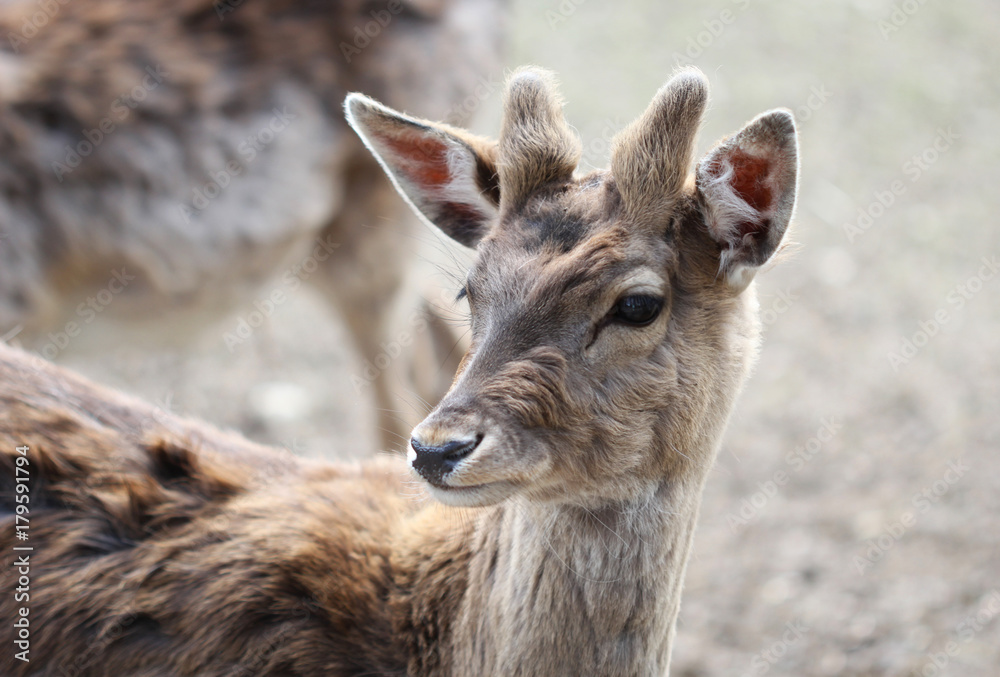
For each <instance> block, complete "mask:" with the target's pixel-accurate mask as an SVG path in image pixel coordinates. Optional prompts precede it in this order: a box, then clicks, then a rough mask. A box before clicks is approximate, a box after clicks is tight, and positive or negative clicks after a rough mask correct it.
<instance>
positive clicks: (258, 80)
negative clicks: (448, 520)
mask: <svg viewBox="0 0 1000 677" xmlns="http://www.w3.org/2000/svg"><path fill="white" fill-rule="evenodd" d="M504 5H505V2H504V0H389V1H388V2H370V1H362V0H319V1H315V2H314V1H307V0H264V1H261V0H255V1H254V2H244V1H243V0H169V1H167V0H135V1H132V2H127V3H121V2H115V1H113V0H72V1H70V2H67V1H66V0H52V1H51V2H48V3H38V2H30V1H25V2H21V3H14V4H5V5H4V6H3V7H2V8H0V34H2V35H3V36H6V37H5V39H4V41H3V46H4V51H3V52H0V107H2V114H0V334H6V335H7V336H13V335H16V338H17V339H18V340H20V341H23V342H24V344H25V345H26V347H29V348H32V347H34V348H36V349H38V348H39V346H40V345H41V344H42V343H44V342H45V341H46V339H47V338H48V334H47V333H48V332H50V331H52V330H53V329H55V328H57V327H58V328H59V329H60V330H62V329H63V328H64V327H68V326H70V325H68V324H67V321H68V320H69V321H74V320H75V321H76V322H77V324H78V325H82V324H84V323H85V322H89V321H90V320H91V319H93V318H94V316H96V315H98V314H99V315H100V317H101V319H102V320H108V321H118V320H124V322H119V323H118V326H116V330H118V331H124V332H125V333H124V334H122V335H123V336H125V337H127V338H126V339H124V340H132V341H136V342H138V343H145V342H147V341H151V340H159V339H162V338H163V337H164V336H166V338H167V339H169V340H175V339H182V340H183V339H186V338H187V337H188V336H189V335H191V334H193V333H195V332H197V331H198V330H199V329H203V328H204V327H205V326H206V325H208V324H209V323H211V322H213V321H216V322H217V321H218V320H219V319H220V318H223V317H226V316H227V315H228V314H229V313H231V312H232V311H233V310H235V309H236V308H240V307H243V308H245V309H246V310H253V309H254V306H252V305H251V303H252V302H253V301H254V300H255V298H254V297H255V293H259V292H260V290H261V288H262V285H263V283H264V282H265V281H267V280H269V279H275V277H276V276H278V275H279V274H283V275H284V276H285V277H286V279H287V280H289V281H290V282H292V283H293V284H295V285H298V284H299V282H309V283H311V284H313V285H314V286H315V287H316V288H317V289H319V290H320V291H321V292H322V293H323V294H324V295H325V296H326V298H328V299H329V301H330V303H331V304H332V305H333V306H334V307H335V308H336V309H337V310H338V311H339V313H340V315H341V316H342V318H343V320H344V322H345V323H346V325H347V327H348V329H349V331H350V333H351V335H352V336H353V338H354V342H355V344H356V347H357V350H358V351H359V353H360V357H361V360H359V364H362V363H364V362H365V361H367V362H368V363H371V362H372V361H374V360H375V359H376V356H377V355H378V354H379V352H380V350H381V349H380V347H379V344H380V341H382V340H384V339H385V338H387V337H386V334H387V333H388V327H387V322H388V316H389V313H390V310H391V309H392V307H393V301H394V299H395V298H396V295H397V291H398V288H399V287H400V283H401V281H402V280H403V278H404V275H405V274H406V271H407V263H408V260H409V259H410V258H411V257H412V256H413V252H414V249H415V239H416V238H415V237H414V235H415V234H416V230H414V229H413V228H412V226H413V224H414V223H415V220H414V219H413V218H412V216H411V215H410V214H409V213H408V212H407V211H406V209H405V207H403V206H402V202H401V201H400V200H399V199H398V198H397V197H396V196H395V195H394V194H393V191H392V187H391V186H390V185H389V183H388V182H387V181H386V180H385V178H384V177H383V176H382V172H381V171H380V170H379V168H378V165H377V164H376V163H375V162H374V161H373V160H372V158H371V156H370V155H369V153H367V151H365V150H364V148H363V146H362V145H361V143H359V142H358V139H357V137H356V136H355V135H354V134H352V133H350V131H349V129H348V128H347V125H346V124H345V123H344V119H343V113H342V109H341V105H342V102H343V100H344V96H345V95H346V93H347V92H348V91H350V90H352V89H361V90H364V91H369V92H373V93H374V94H375V95H377V96H379V97H381V98H384V100H386V101H388V102H390V103H391V104H392V105H395V106H398V107H401V108H403V109H406V110H410V111H413V112H416V113H419V114H422V115H428V116H433V117H438V118H440V117H448V118H450V119H451V120H453V121H456V122H464V121H466V119H467V118H468V117H470V114H471V113H472V112H473V110H474V109H475V107H476V105H477V104H478V100H477V99H476V98H475V97H476V96H477V95H478V96H483V95H484V94H483V92H481V91H477V90H482V89H484V83H488V80H487V78H488V77H489V76H490V75H494V74H496V73H498V71H499V68H500V62H499V53H500V48H501V44H500V43H501V37H502V35H501V33H502V26H503V23H504V21H503V20H504V16H503V13H504V10H505V7H504ZM293 278H294V279H293ZM97 290H104V295H105V296H107V297H108V298H109V299H110V298H111V296H110V294H111V293H113V294H114V303H107V301H104V302H103V303H102V302H101V299H100V298H98V302H97V303H96V304H95V303H94V301H92V300H91V301H89V303H88V297H92V296H93V295H94V293H95V292H96V291H97ZM260 302H261V304H262V305H263V306H265V307H266V306H267V304H268V303H271V301H270V300H269V299H268V298H267V294H266V293H265V294H264V295H263V296H262V297H261V300H260ZM427 321H428V322H429V323H430V331H428V332H424V334H425V335H424V336H422V337H419V338H420V339H421V340H423V342H424V345H425V346H426V344H427V343H428V342H430V343H433V342H432V341H430V339H432V338H433V337H435V336H436V337H438V342H439V343H441V342H446V343H448V345H447V347H445V348H442V347H441V346H433V345H432V346H431V348H432V349H433V352H434V353H435V354H433V355H431V354H425V355H423V356H421V357H419V358H416V361H417V362H421V361H427V362H430V361H432V360H437V365H436V366H440V371H441V372H442V373H443V374H444V378H443V379H440V378H439V377H437V373H436V372H431V373H430V375H427V376H425V377H424V378H425V381H431V380H433V379H432V378H431V377H432V376H434V377H437V378H438V380H440V381H441V382H443V383H444V384H445V386H444V387H445V388H446V387H447V384H448V383H450V377H451V375H452V374H453V373H454V369H455V367H456V366H457V363H458V357H460V355H461V351H460V350H459V351H458V352H457V355H454V356H451V358H450V361H449V350H450V349H451V348H452V347H453V345H454V342H455V337H454V336H453V335H452V334H451V333H450V332H449V331H447V329H446V325H445V324H444V323H443V320H442V319H441V318H440V317H436V316H434V315H433V314H431V315H430V317H428V318H427ZM221 335H222V332H220V336H221ZM221 340H223V339H222V338H220V341H221ZM50 343H51V342H50ZM49 347H51V346H49ZM42 354H43V355H45V356H46V357H52V356H53V355H52V354H50V353H49V352H43V353H42ZM442 361H443V363H442ZM400 362H403V360H400ZM400 366H401V365H400ZM419 369H420V370H422V372H423V373H426V372H427V371H428V370H427V367H426V365H422V366H421V367H419ZM357 371H358V373H362V371H363V370H362V369H361V368H359V369H358V370H357ZM378 372H379V373H378V374H376V375H375V376H370V377H369V378H368V379H367V381H366V382H365V383H364V384H363V385H364V386H365V387H364V388H362V389H363V390H369V389H370V390H373V391H374V393H375V399H376V406H377V407H378V408H379V412H380V413H379V421H378V423H379V426H380V428H382V429H383V432H384V435H383V445H384V446H389V445H390V444H392V443H393V442H395V443H396V444H397V445H398V444H399V441H400V440H401V439H403V440H405V438H406V435H407V434H408V431H409V425H407V424H406V423H405V422H403V421H402V420H400V418H398V417H397V416H395V415H394V414H393V410H394V409H397V407H398V402H397V401H396V400H395V399H394V396H393V394H392V393H391V392H390V386H389V383H390V378H391V376H392V374H398V371H395V370H385V369H379V370H378ZM396 378H397V382H398V380H399V378H398V376H397V377H396ZM369 385H371V388H368V387H367V386H369ZM428 388H429V389H430V390H431V391H433V390H434V389H436V388H440V386H439V385H431V386H425V387H424V388H423V392H420V391H421V388H420V387H419V386H418V388H417V390H418V395H420V396H422V397H423V398H424V399H427V400H429V401H432V402H436V401H437V399H438V398H439V397H440V395H441V394H443V392H444V390H437V391H436V392H428V390H427V389H428ZM410 423H413V421H411V422H410Z"/></svg>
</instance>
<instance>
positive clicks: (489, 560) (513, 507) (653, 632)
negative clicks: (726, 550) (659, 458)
mask: <svg viewBox="0 0 1000 677" xmlns="http://www.w3.org/2000/svg"><path fill="white" fill-rule="evenodd" d="M702 481H703V478H702V477H698V478H692V479H691V480H689V481H683V482H667V481H663V482H661V483H659V484H658V485H656V486H653V487H651V488H650V491H649V492H648V494H647V495H645V496H642V497H639V498H636V499H632V500H628V501H618V502H614V503H608V504H606V505H604V506H602V507H600V508H592V509H590V508H581V507H577V506H572V505H538V504H532V503H528V502H526V501H514V502H511V503H508V504H506V505H504V506H502V507H500V508H498V509H496V510H495V511H493V512H492V513H490V514H489V515H484V516H483V518H482V521H481V523H480V525H479V528H478V530H477V536H476V538H475V539H473V540H474V547H475V548H476V550H475V551H474V552H475V554H474V556H473V558H472V560H471V562H470V569H469V576H470V578H469V587H468V590H467V592H466V597H465V601H464V605H463V609H462V612H461V615H460V620H459V623H458V625H457V628H456V633H455V635H454V640H455V643H454V648H455V659H456V660H455V668H457V669H456V670H455V672H454V674H457V675H474V674H476V675H478V674H483V675H485V674H510V675H521V674H523V675H537V674H545V675H553V676H556V675H662V674H665V673H666V671H667V668H668V664H669V658H670V645H671V641H672V638H673V634H674V623H675V621H676V618H677V614H678V611H679V609H680V595H681V587H682V583H683V577H684V568H685V564H686V561H687V556H688V552H689V549H690V545H691V537H692V533H693V531H694V526H695V522H696V520H697V514H698V500H699V497H700V493H701V485H702Z"/></svg>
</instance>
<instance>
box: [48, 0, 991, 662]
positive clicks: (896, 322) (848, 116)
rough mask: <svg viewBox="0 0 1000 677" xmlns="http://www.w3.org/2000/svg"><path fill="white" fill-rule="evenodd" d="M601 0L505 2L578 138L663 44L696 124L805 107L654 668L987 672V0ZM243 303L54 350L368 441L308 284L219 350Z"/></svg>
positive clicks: (336, 453)
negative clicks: (690, 99) (702, 110)
mask: <svg viewBox="0 0 1000 677" xmlns="http://www.w3.org/2000/svg"><path fill="white" fill-rule="evenodd" d="M624 5H625V3H611V2H601V1H599V0H562V2H558V1H557V0H543V1H542V2H528V0H517V1H516V2H515V3H514V8H513V9H514V21H513V26H512V30H513V44H512V49H511V54H510V57H509V59H508V65H509V66H510V67H514V66H516V65H519V64H523V63H535V64H538V65H543V66H546V67H548V68H551V69H552V70H555V71H556V72H557V73H559V74H560V77H561V80H562V82H563V91H564V93H565V95H566V99H567V107H566V110H567V115H568V118H569V120H570V122H571V123H572V124H573V125H575V126H576V128H577V129H578V130H579V132H580V134H581V136H582V138H583V140H584V146H585V149H586V150H585V164H587V165H593V166H601V165H603V164H604V163H605V162H606V160H607V149H608V143H607V142H608V139H609V138H610V136H611V135H612V134H613V133H614V132H615V131H616V130H617V129H619V128H620V127H621V126H623V125H624V124H626V123H627V122H628V121H630V120H631V119H632V118H633V117H635V116H636V115H637V114H638V113H639V112H640V111H642V110H643V109H644V108H645V106H646V104H647V103H648V101H649V99H650V98H651V96H652V94H653V92H655V91H656V89H657V88H658V87H659V86H660V85H661V84H662V83H663V82H664V81H665V80H666V79H667V77H668V76H669V74H670V73H671V71H672V70H673V69H674V68H675V66H676V65H677V64H678V63H693V64H694V65H696V66H698V67H699V68H701V69H702V70H703V71H704V72H705V73H706V74H707V75H708V77H709V79H710V81H711V83H712V86H713V94H712V105H711V108H710V110H709V113H708V116H707V120H706V123H705V125H704V129H703V133H702V137H701V148H702V149H707V148H708V147H709V146H710V145H711V143H712V142H714V141H715V140H716V139H718V138H719V137H721V136H723V135H725V134H728V133H730V132H733V131H735V130H737V129H738V128H739V127H740V126H741V125H742V124H743V123H744V122H745V121H746V120H748V119H749V118H751V117H752V116H754V115H755V114H757V113H759V112H761V111H763V110H766V109H768V108H772V107H776V106H786V107H789V108H791V109H793V110H794V111H796V116H797V118H798V121H799V125H800V131H801V148H802V150H801V154H802V170H801V184H800V197H799V205H798V212H797V222H796V226H795V231H794V240H795V241H796V242H797V243H798V247H797V250H796V251H795V253H794V254H793V255H792V256H790V257H788V258H787V259H786V260H785V261H783V262H781V263H780V264H779V265H778V266H777V267H775V268H774V269H773V270H771V271H769V272H767V273H766V274H764V275H762V276H761V277H760V278H759V289H760V298H761V308H762V311H763V313H764V321H765V324H766V337H765V342H764V347H763V350H762V353H761V356H760V363H759V366H758V368H757V370H756V373H755V375H754V376H753V378H752V380H751V382H750V383H749V385H748V387H747V389H746V391H745V393H744V394H743V396H742V399H741V401H740V404H739V406H738V408H737V411H736V413H735V415H734V416H733V419H732V422H731V425H730V427H729V431H728V434H727V436H726V440H725V443H724V445H723V449H722V451H721V453H720V456H719V459H718V462H717V464H716V467H715V470H714V472H713V473H712V476H711V477H710V479H709V482H708V487H707V490H706V494H705V499H704V504H703V507H702V512H701V519H700V525H699V529H698V532H697V534H696V537H695V546H694V553H693V555H692V558H691V561H690V563H689V566H688V575H687V586H686V593H685V597H684V604H683V610H682V613H681V617H680V621H679V627H678V636H677V640H676V644H675V646H676V649H675V654H674V663H673V665H674V667H673V673H674V674H676V675H680V676H682V677H700V676H703V675H704V676H716V675H733V676H743V675H763V674H769V675H781V676H803V675H806V676H813V675H815V676H823V675H856V676H859V677H860V676H869V675H900V676H902V675H906V676H910V675H925V676H928V677H930V676H932V675H961V676H963V677H996V675H1000V520H998V517H997V516H998V515H1000V454H998V453H997V452H998V447H1000V303H998V295H1000V223H998V216H997V214H998V213H1000V199H998V190H997V187H996V184H995V183H994V182H996V181H998V180H1000V163H998V161H1000V131H998V130H1000V50H997V48H996V43H997V39H998V37H1000V12H997V7H996V5H995V3H993V2H989V1H987V0H968V1H966V2H961V3H945V2H935V1H933V0H931V1H926V0H905V1H903V2H896V3H890V2H884V1H882V0H854V1H853V2H836V3H832V2H819V1H818V0H813V1H811V2H799V3H765V2H758V0H733V1H725V2H702V3H683V6H681V5H682V3H662V2H657V1H656V0H643V1H640V2H633V3H628V5H629V8H630V9H629V10H628V11H625V9H624ZM501 77H502V75H501V74H496V76H495V79H496V80H499V79H500V78H501ZM487 89H490V88H487ZM494 89H495V91H492V93H490V94H489V96H487V97H486V98H485V99H484V100H483V101H482V105H481V107H480V110H481V112H482V115H481V116H480V118H479V120H478V123H477V124H478V129H479V130H480V131H482V132H486V133H493V132H495V130H496V116H497V111H498V109H499V99H500V96H499V85H497V86H496V88H494ZM438 246H439V244H438V240H437V238H436V237H435V236H434V235H433V234H432V233H430V232H428V233H426V238H421V239H420V240H415V241H414V248H415V249H416V250H418V252H419V254H420V256H422V257H424V259H425V263H424V264H423V265H422V267H421V269H420V271H419V272H418V273H417V274H416V275H415V279H416V280H419V281H421V282H423V283H426V284H428V285H430V286H431V287H432V288H433V287H435V286H437V287H440V288H447V287H448V286H449V284H451V283H450V281H449V278H448V276H447V275H446V274H444V273H443V272H441V271H440V270H439V269H438V268H436V267H435V266H433V265H432V262H433V261H438V262H443V264H442V265H443V266H444V267H445V269H449V266H450V270H452V271H454V272H456V273H459V274H460V272H461V271H460V267H456V266H455V264H454V263H452V262H451V259H450V257H449V256H443V255H441V254H440V253H439V252H438V251H437V250H438ZM404 311H405V308H401V309H400V312H401V314H402V313H403V312H404ZM241 312H242V313H243V314H245V313H246V312H248V309H243V310H242V311H237V314H236V315H234V316H233V317H231V318H227V319H224V320H221V321H220V324H219V326H218V327H215V328H212V329H210V330H208V331H206V333H205V335H204V336H202V337H200V338H199V339H198V340H197V341H196V342H195V343H194V344H193V345H191V346H189V347H185V348H184V349H182V350H181V349H178V350H173V351H170V352H160V353H153V352H151V351H149V350H146V349H143V348H142V347H139V346H129V347H115V348H114V349H110V350H107V351H104V353H103V354H102V355H100V356H99V357H95V355H94V353H93V352H91V353H89V354H84V353H83V352H82V351H77V353H76V354H72V355H67V356H66V359H65V360H63V361H64V363H67V364H70V365H71V366H73V367H75V368H78V369H80V370H81V371H83V372H85V373H87V374H88V375H90V376H92V377H94V378H96V379H98V380H99V381H102V382H105V383H110V384H113V385H116V386H119V387H122V388H124V389H126V390H129V391H132V392H136V393H138V394H140V395H142V396H144V397H146V398H149V399H152V400H154V401H156V402H158V403H159V404H160V406H162V407H164V408H168V409H172V410H174V411H178V412H182V413H190V414H194V415H197V416H200V417H202V418H206V419H208V420H210V421H213V422H215V423H217V424H219V425H223V426H229V427H235V428H238V429H240V430H243V431H244V432H245V433H246V434H248V435H250V436H251V437H253V438H255V439H258V440H262V441H265V442H269V443H273V444H278V445H282V446H286V447H288V448H291V449H293V450H294V451H296V452H297V453H302V454H304V455H309V456H323V457H331V458H342V457H356V456H367V455H370V454H371V453H372V449H373V447H374V445H375V442H374V440H375V435H374V432H373V426H374V423H373V421H374V417H373V412H372V405H371V403H370V402H369V401H368V398H367V394H366V393H364V392H361V393H359V392H356V391H355V389H354V388H353V387H352V385H351V376H352V375H358V374H360V373H361V371H362V369H363V365H359V364H358V361H357V358H356V357H355V356H354V355H353V353H352V352H351V351H350V350H349V349H346V348H345V347H344V337H345V334H344V330H343V328H342V327H340V326H339V325H338V324H337V322H336V320H335V319H334V318H332V317H331V315H330V313H329V312H328V310H327V308H326V307H325V306H324V305H323V304H322V303H321V302H320V301H319V299H318V298H317V297H315V296H311V295H310V293H309V292H308V290H305V289H304V290H303V291H302V292H300V293H298V294H296V295H293V296H292V298H291V299H290V300H289V302H288V303H287V304H285V305H283V306H281V307H280V308H278V309H277V310H276V312H275V314H274V315H273V316H272V317H271V319H270V321H269V322H268V324H267V325H266V326H265V327H264V328H263V330H261V331H258V332H257V333H255V334H254V336H253V337H252V339H251V340H249V341H248V342H247V343H245V344H242V345H239V346H237V347H236V348H235V349H234V350H232V351H230V350H228V349H227V348H226V346H225V345H224V342H223V339H222V336H223V332H225V331H229V330H231V329H232V328H233V327H235V325H236V322H237V318H238V316H239V314H240V313H241ZM96 331H98V330H96V329H95V332H96ZM109 345H110V344H109ZM402 387H403V386H402V383H401V384H400V388H401V389H402ZM404 395H405V394H404ZM409 399H411V400H412V398H409ZM412 404H413V407H414V408H415V410H416V409H419V406H420V405H419V404H418V403H417V402H415V401H413V402H412Z"/></svg>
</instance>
